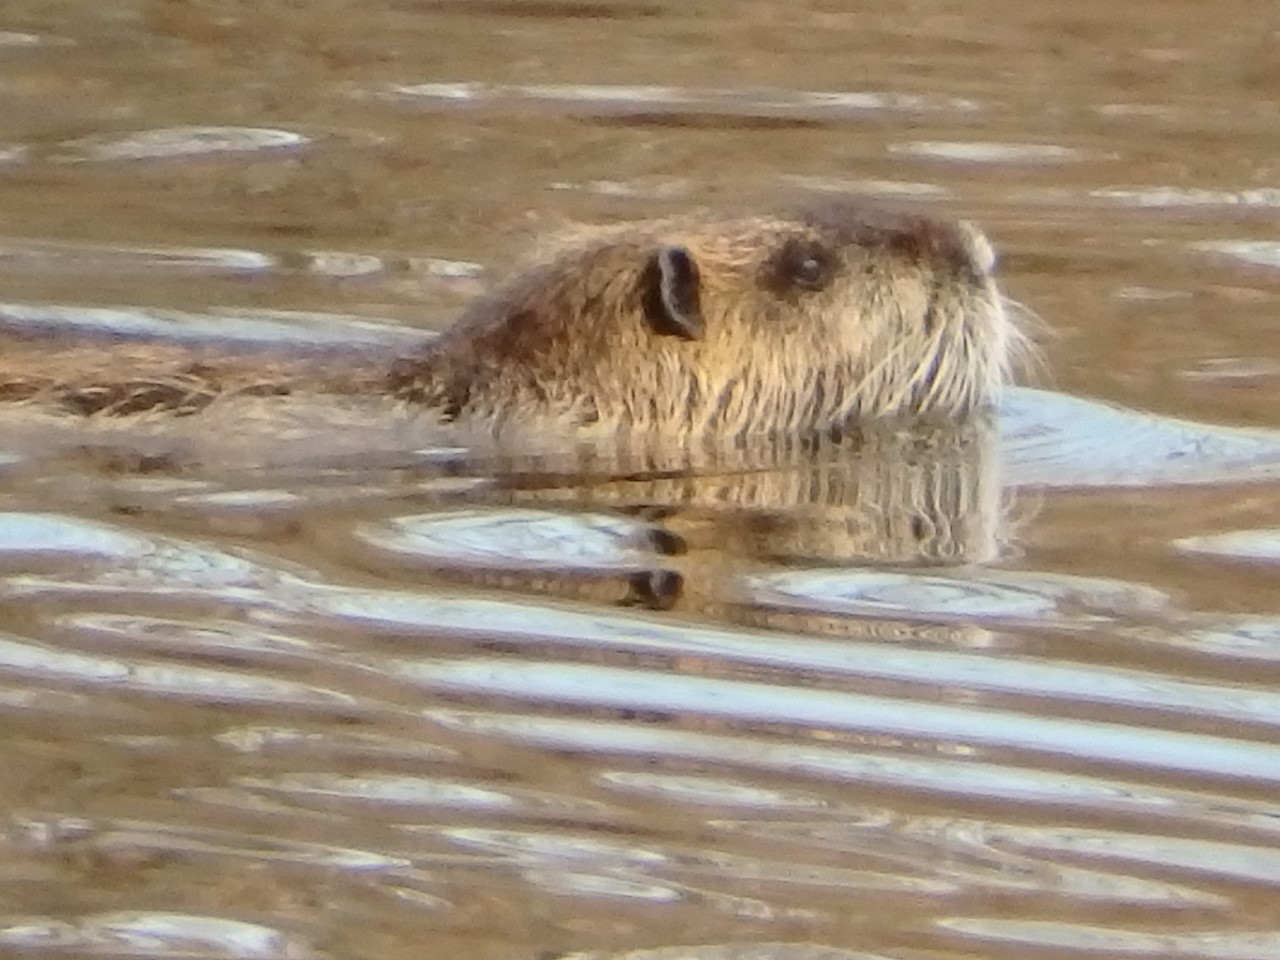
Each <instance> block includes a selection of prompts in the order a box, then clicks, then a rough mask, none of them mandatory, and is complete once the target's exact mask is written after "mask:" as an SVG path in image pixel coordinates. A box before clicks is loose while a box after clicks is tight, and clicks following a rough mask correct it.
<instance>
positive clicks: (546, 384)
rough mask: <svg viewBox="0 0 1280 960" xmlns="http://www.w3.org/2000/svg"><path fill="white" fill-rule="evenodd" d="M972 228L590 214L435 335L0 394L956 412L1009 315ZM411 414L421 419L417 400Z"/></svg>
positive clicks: (512, 412) (470, 421)
mask: <svg viewBox="0 0 1280 960" xmlns="http://www.w3.org/2000/svg"><path fill="white" fill-rule="evenodd" d="M992 264H993V257H992V253H991V248H990V247H989V245H988V244H987V241H986V239H985V238H984V237H983V236H982V234H981V233H980V232H979V231H978V230H977V229H976V228H974V227H972V226H970V225H968V224H948V223H943V222H940V221H937V220H933V219H929V218H926V217H922V216H916V215H908V214H895V213H889V212H886V211H882V210H878V209H875V208H869V207H866V206H862V205H857V204H853V203H849V202H833V201H825V202H822V203H821V204H817V205H814V206H812V207H810V208H807V209H801V210H796V211H791V212H783V213H776V214H751V215H743V216H725V217H712V216H708V215H696V216H687V217H683V218H673V219H668V220H655V221H646V222H639V223H627V224H622V225H619V226H615V227H605V228H591V229H585V230H581V231H579V232H578V233H576V234H575V235H572V236H569V237H567V238H561V239H559V240H557V241H555V244H554V249H553V251H552V252H551V253H550V254H549V255H547V256H545V257H544V258H543V260H542V262H540V263H538V264H535V265H534V266H532V267H530V268H528V269H527V270H525V271H523V272H521V273H519V274H517V276H516V277H515V278H514V279H513V280H512V281H510V282H509V283H507V284H506V285H504V286H502V287H500V288H499V289H498V290H497V291H496V292H495V293H493V294H492V295H490V296H487V297H484V298H482V299H481V300H480V301H478V302H477V303H475V304H474V305H473V306H472V307H471V308H470V309H468V310H467V311H465V312H464V313H463V315H462V317H461V318H460V319H459V320H458V322H457V323H456V324H455V325H454V326H453V327H451V328H450V329H449V330H448V331H446V332H445V333H444V334H443V335H441V336H440V337H439V338H437V339H435V340H433V341H431V342H429V343H428V344H426V345H425V346H421V347H416V346H415V347H412V348H406V347H405V345H404V343H403V341H401V342H400V343H397V344H390V345H384V346H383V350H384V352H383V353H381V354H379V352H378V351H377V350H364V351H362V352H360V353H359V355H358V357H355V358H352V357H344V356H343V355H342V354H341V353H340V352H338V351H334V350H332V349H327V350H324V349H321V350H317V351H314V352H313V353H312V354H311V355H308V356H303V355H301V352H299V353H298V354H297V355H289V354H286V355H285V356H283V357H281V356H279V355H275V356H273V355H271V354H269V353H253V352H251V351H242V353H241V354H239V355H231V356H227V355H219V354H218V351H217V349H216V347H214V348H210V347H209V345H208V344H204V345H202V346H201V347H200V348H199V349H197V348H195V347H193V346H192V345H190V344H185V343H180V342H169V341H166V340H163V339H162V340H160V341H158V342H153V343H142V344H136V343H135V344H112V345H110V346H104V345H102V344H101V343H88V344H86V343H83V342H81V343H72V344H68V343H67V342H66V341H65V339H59V338H54V340H53V341H52V342H51V343H50V342H42V341H39V338H34V339H33V338H32V337H31V336H30V334H29V333H24V334H23V335H22V336H20V337H14V336H10V339H11V340H12V341H13V342H11V343H9V344H8V345H7V346H5V347H4V348H3V349H2V350H0V363H2V364H3V366H4V367H7V369H0V398H9V399H28V400H30V399H40V398H44V399H48V398H52V399H53V400H54V401H55V406H57V407H59V408H60V409H63V410H70V411H72V412H75V413H81V414H93V413H103V412H109V413H116V414H131V413H137V412H140V411H142V410H148V409H168V410H171V411H177V412H180V413H192V412H196V411H199V410H201V409H203V408H204V407H205V406H207V405H209V404H210V403H212V402H213V401H215V400H217V399H219V398H221V397H224V396H227V395H244V394H245V393H253V394H256V395H263V394H266V395H274V394H287V393H290V392H296V393H312V394H315V393H329V394H335V393H336V394H355V395H361V396H365V397H371V396H377V397H383V398H392V399H395V400H398V401H403V403H404V406H406V407H407V408H408V409H410V410H412V411H423V410H427V411H429V412H430V414H431V416H433V417H435V418H437V419H440V420H443V421H446V422H459V423H461V424H465V425H467V426H469V427H470V428H472V429H473V430H478V432H479V433H482V434H491V435H494V436H509V435H512V434H518V433H520V432H524V433H542V432H556V431H557V429H558V428H562V427H568V428H572V429H573V430H579V431H580V430H588V431H590V432H592V433H604V434H613V433H623V432H640V433H650V434H654V433H660V434H662V435H663V436H667V437H674V436H690V435H715V436H726V437H740V436H743V435H747V434H759V433H779V432H787V433H795V432H806V431H813V430H822V429H825V428H831V427H834V426H837V425H840V424H843V423H846V422H848V421H850V420H856V419H861V418H870V417H892V416H900V415H929V414H938V415H941V416H942V417H944V418H947V417H954V416H958V415H963V414H965V413H967V412H969V411H971V410H974V409H976V408H979V407H982V406H984V405H985V404H987V402H988V401H990V400H991V399H992V398H993V396H994V394H995V392H996V391H997V389H998V388H999V386H1000V384H1001V382H1002V380H1003V378H1004V369H1005V363H1006V356H1007V353H1008V350H1009V343H1010V338H1011V328H1010V324H1009V321H1008V320H1007V318H1006V314H1005V310H1004V306H1003V302H1002V299H1001V297H1000V295H999V294H998V292H997V290H996V287H995V284H994V281H993V280H992V276H991V268H992ZM419 419H420V418H419Z"/></svg>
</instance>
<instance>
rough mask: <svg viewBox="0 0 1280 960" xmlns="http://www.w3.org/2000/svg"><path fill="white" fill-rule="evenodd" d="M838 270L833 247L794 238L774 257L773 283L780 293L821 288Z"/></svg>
mask: <svg viewBox="0 0 1280 960" xmlns="http://www.w3.org/2000/svg"><path fill="white" fill-rule="evenodd" d="M835 272H836V260H835V256H834V255H833V254H832V253H831V251H830V250H828V249H827V248H826V247H824V246H823V245H822V244H820V243H817V242H816V241H813V240H807V239H792V240H788V241H787V242H786V243H784V244H783V245H782V249H780V250H779V251H778V253H777V254H776V255H775V257H774V259H773V264H772V270H771V271H770V273H771V274H772V277H771V278H770V279H771V281H772V282H771V284H770V285H771V286H773V287H774V289H776V290H777V291H778V292H779V293H786V292H788V291H796V290H805V291H815V290H822V289H823V288H825V287H826V286H827V284H829V283H830V282H831V278H832V277H833V276H835Z"/></svg>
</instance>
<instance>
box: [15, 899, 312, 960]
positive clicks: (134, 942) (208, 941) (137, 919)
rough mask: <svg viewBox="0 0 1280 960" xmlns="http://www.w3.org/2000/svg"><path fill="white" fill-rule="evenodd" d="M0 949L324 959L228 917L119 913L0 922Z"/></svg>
mask: <svg viewBox="0 0 1280 960" xmlns="http://www.w3.org/2000/svg"><path fill="white" fill-rule="evenodd" d="M0 944H2V945H7V946H9V947H11V948H12V949H15V950H22V951H24V953H25V952H26V951H32V952H35V951H41V950H48V951H52V952H54V953H55V954H57V955H58V956H62V955H63V954H64V953H65V951H68V950H77V951H78V950H84V951H89V952H91V953H92V954H93V955H95V956H103V955H107V956H129V957H156V956H161V957H189V958H193V960H195V958H208V960H220V958H228V960H307V958H310V957H316V956H319V954H318V953H317V952H316V951H314V950H313V949H312V948H311V946H310V945H308V944H307V943H306V942H305V941H303V940H301V939H298V938H296V937H294V936H292V935H289V934H286V933H284V932H283V931H281V930H276V929H274V928H272V927H265V926H261V925H259V924H255V923H245V922H243V921H239V920H229V919H226V918H223V917H208V916H196V915H194V914H186V913H164V912H159V911H147V910H137V911H119V912H114V913H100V914H92V915H89V916H84V917H80V918H79V919H76V920H54V919H49V918H43V917H24V918H22V919H9V920H0Z"/></svg>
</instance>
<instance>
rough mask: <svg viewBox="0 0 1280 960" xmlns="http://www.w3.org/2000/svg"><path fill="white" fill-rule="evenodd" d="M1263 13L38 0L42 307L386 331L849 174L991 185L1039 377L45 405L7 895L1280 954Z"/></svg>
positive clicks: (19, 17)
mask: <svg viewBox="0 0 1280 960" xmlns="http://www.w3.org/2000/svg"><path fill="white" fill-rule="evenodd" d="M1277 27H1280V21H1277V20H1276V17H1275V11H1274V9H1273V8H1271V7H1269V6H1267V5H1263V4H1254V3H1245V2H1231V3H1227V4H1225V5H1222V4H1219V5H1216V6H1213V7H1210V6H1206V5H1202V4H1187V3H1155V2H1140V3H1131V4H1112V3H1108V4H1104V3H1098V2H1086V3H1077V4H1073V5H1070V6H1065V5H1058V4H1018V3H1010V2H994V3H984V4H982V5H980V7H979V6H974V5H963V4H948V3H936V4H928V5H925V6H923V7H922V6H919V5H916V6H910V7H903V8H901V9H899V8H897V7H893V8H888V7H886V8H883V9H882V8H881V7H878V6H875V5H859V4H838V3H819V2H815V3H806V4H786V3H781V2H761V3H753V4H739V3H727V2H720V0H705V2H696V3H692V4H690V3H682V4H677V3H670V2H667V0H647V2H642V3H621V2H617V3H615V2H607V0H601V2H590V0H580V2H579V0H565V2H534V0H531V2H499V0H492V2H489V0H473V2H467V3H463V2H451V0H438V2H431V0H422V2H398V0H371V2H367V3H364V4H360V5H358V6H357V5H351V4H348V3H343V2H339V0H319V2H313V3H309V4H305V5H297V4H289V3H283V2H235V0H232V2H220V3H212V2H208V3H206V2H201V0H151V2H125V3H115V4H94V3H88V2H83V0H67V2H63V3H58V4H49V3H47V2H35V0H30V2H28V0H10V2H9V3H7V4H6V5H5V7H4V10H3V12H2V13H0V210H3V225H2V226H0V287H2V288H3V294H2V295H0V301H2V302H0V320H2V321H3V323H4V324H5V325H6V327H7V328H8V329H13V328H14V327H16V326H24V325H25V326H26V327H27V328H30V327H32V326H35V327H42V328H44V329H48V328H50V327H51V326H52V327H57V328H58V329H62V330H68V329H70V328H75V330H76V332H75V336H79V337H83V336H100V337H101V336H106V337H107V339H110V338H112V337H123V336H125V335H126V334H127V335H129V336H140V335H146V336H154V335H159V336H162V337H168V338H192V337H206V336H216V337H229V338H236V339H240V340H242V341H245V342H253V341H254V340H255V338H266V339H273V340H276V339H280V338H292V339H293V340H296V341H297V342H299V343H308V344H322V345H323V344H333V343H336V344H343V343H370V342H377V343H381V342H386V340H387V339H388V338H389V339H391V340H395V339H396V338H410V337H416V336H419V335H421V333H422V332H424V331H430V330H434V329H440V328H441V327H443V326H444V325H446V324H447V323H448V321H449V319H450V318H451V317H452V316H453V315H454V313H455V312H456V310H457V309H458V308H459V306H460V305H461V304H463V303H465V302H466V301H467V300H468V299H470V298H471V297H473V296H474V295H476V293H477V292H478V291H480V290H482V289H484V288H485V287H486V286H487V285H488V284H489V283H491V282H493V280H494V278H495V277H497V276H499V275H500V274H501V272H502V271H503V270H504V269H505V268H507V267H508V266H509V265H510V264H511V263H513V262H514V261H515V260H516V259H517V258H518V256H519V255H520V253H521V250H522V249H523V248H524V247H525V246H526V244H527V238H528V237H529V236H530V235H531V234H533V233H535V232H537V231H539V230H542V229H547V228H554V227H555V226H557V225H558V224H560V223H562V222H564V221H565V220H567V219H585V220H591V221H609V220H614V219H619V218H628V217H637V216H649V215H653V214H658V213H666V212H672V211H677V210H685V209H688V208H691V207H698V206H704V205H705V206H715V205H720V204H726V203H742V202H744V201H745V202H748V203H751V202H757V201H759V202H766V201H768V200H771V199H773V198H777V197H787V196H791V195H794V194H797V193H799V194H806V195H809V194H814V193H818V194H821V193H823V192H832V193H838V194H853V195H857V196H867V197H874V198H884V199H890V200H895V201H898V202H903V203H909V204H913V205H915V206H917V207H920V208H923V209H925V210H927V211H931V212H936V213H937V214H938V215H942V216H949V217H969V218H972V219H974V220H975V221H977V222H979V223H980V224H981V225H982V226H983V227H984V229H985V230H986V231H987V233H988V234H989V235H990V237H991V238H992V240H993V242H994V244H995V245H996V247H997V248H998V249H999V251H1000V255H1001V274H1002V278H1003V279H1002V282H1003V285H1004V288H1005V289H1006V291H1007V292H1008V293H1009V295H1010V296H1012V297H1014V298H1016V299H1017V300H1019V301H1021V302H1022V303H1024V304H1025V305H1026V306H1027V307H1028V308H1029V309H1030V310H1032V311H1033V312H1034V313H1035V314H1036V315H1037V316H1038V317H1039V318H1040V324H1041V328H1040V329H1039V330H1037V331H1036V332H1035V333H1036V336H1037V338H1038V339H1039V341H1040V344H1041V349H1042V353H1043V356H1044V362H1043V364H1042V368H1041V370H1039V371H1038V372H1034V373H1035V376H1034V377H1033V379H1035V380H1036V381H1037V383H1036V386H1038V387H1040V388H1047V389H1048V390H1049V391H1050V392H1047V393H1046V392H1035V391H1022V392H1018V393H1015V394H1013V395H1012V396H1011V397H1010V399H1009V401H1008V403H1007V405H1006V408H1005V410H1004V412H1003V414H1002V419H1001V427H1002V429H1003V435H995V434H979V435H962V436H957V437H952V438H949V439H948V440H947V441H946V442H937V443H932V444H931V445H929V446H928V448H927V450H926V448H925V447H916V446H912V445H911V444H910V443H905V442H904V443H905V445H904V444H903V443H896V444H895V443H890V442H886V443H884V444H883V445H882V446H877V445H872V447H871V448H868V449H861V450H856V449H854V450H851V449H847V448H845V449H833V450H821V451H816V452H815V451H809V453H808V455H806V456H800V457H796V456H790V455H788V456H781V457H773V458H771V456H765V455H763V454H761V455H757V456H755V457H754V459H752V458H748V459H747V460H746V461H744V462H736V463H729V464H719V465H711V466H710V467H708V466H707V465H705V464H704V465H703V468H702V469H699V470H697V471H693V475H692V476H690V475H687V473H680V472H676V473H670V472H663V471H661V470H659V471H651V472H649V473H645V472H644V471H640V470H634V471H622V475H621V476H617V475H611V474H610V473H609V472H608V471H597V472H595V473H590V472H584V473H581V474H579V473H575V472H573V470H566V469H564V468H563V467H564V465H563V464H547V463H543V464H542V469H530V468H527V467H526V468H525V469H523V470H516V471H508V472H506V473H505V474H504V473H503V471H502V470H500V469H497V468H496V467H495V465H493V464H489V465H488V466H487V467H486V465H485V464H483V463H481V464H466V463H465V462H464V461H460V460H459V458H458V457H457V455H456V451H451V450H448V449H419V450H416V456H415V457H414V458H411V459H410V460H409V461H406V460H405V459H404V458H403V457H399V458H392V459H388V458H385V457H375V456H368V455H367V448H365V449H362V448H361V447H360V445H359V444H355V443H351V444H350V447H349V446H348V444H349V442H350V434H344V432H343V431H342V429H341V423H337V422H336V421H338V420H341V418H342V417H344V416H346V415H347V414H346V413H344V412H343V411H341V410H319V411H312V412H310V413H309V414H308V416H309V418H310V419H309V426H310V428H311V429H312V430H313V431H315V430H316V429H317V424H319V425H325V424H330V425H333V426H334V429H332V431H331V435H332V440H331V442H329V443H326V444H325V445H324V448H323V449H320V450H316V449H311V448H308V449H306V450H304V451H303V455H302V456H296V457H286V458H278V459H275V460H271V458H262V457H259V456H257V454H260V453H262V451H261V450H260V449H250V450H249V451H248V453H247V454H246V452H245V451H244V450H241V449H239V448H237V456H230V455H228V456H227V458H226V459H225V460H221V459H214V460H210V459H209V458H207V457H206V458H204V459H203V460H201V461H199V462H198V463H195V464H193V462H192V461H188V460H184V459H182V458H181V457H178V458H173V457H160V456H158V455H156V454H155V452H154V451H153V450H150V448H147V447H146V444H147V443H151V442H153V440H152V439H147V437H146V436H145V431H140V432H138V433H134V434H128V433H127V432H120V431H117V432H116V433H114V434H111V433H109V431H104V435H103V437H102V438H101V443H100V444H91V445H85V444H82V443H80V442H79V441H73V442H64V438H62V437H61V436H55V435H54V434H53V433H46V432H45V427H44V426H43V425H40V424H34V425H33V423H32V422H31V421H29V420H28V421H24V420H23V419H22V417H21V415H20V414H19V415H15V414H13V413H12V412H9V413H6V414H5V420H4V424H3V427H4V429H3V430H2V431H0V433H2V434H3V436H4V437H5V445H4V450H3V454H4V458H3V462H2V463H0V717H2V726H3V731H4V732H3V734H2V735H0V736H2V737H3V751H2V753H3V758H4V759H3V765H2V769H3V770H4V773H5V775H4V776H3V777H2V778H0V851H2V852H3V856H0V863H2V864H3V866H0V953H4V954H5V955H21V956H34V957H42V956H47V957H51V958H52V957H58V958H62V957H102V956H113V957H148V958H150V957H184V958H185V957H218V958H223V957H237V958H239V957H289V958H294V957H335V958H338V957H341V958H347V957H351V958H367V960H384V958H398V957H406V958H407V957H420V956H423V955H435V954H440V955H458V956H468V957H473V956H474V957H493V958H508V957H510V958H537V957H548V956H559V955H562V954H574V955H575V956H578V957H582V958H583V960H585V958H588V957H590V958H592V960H605V958H619V957H627V958H629V960H677V958H681V960H683V958H686V957H702V958H707V960H720V958H729V957H732V958H735V960H757V958H766V957H767V958H771V960H791V958H794V960H869V958H899V960H926V958H928V960H944V958H945V960H951V958H955V960H968V958H978V957H1019V958H1021V957H1037V958H1059V957H1062V958H1066V957H1071V958H1077V957H1125V958H1129V957H1158V958H1163V957H1180V958H1206V960H1209V958H1211V960H1228V958H1229V960H1272V958H1274V957H1276V956H1280V909H1278V908H1277V906H1276V904H1277V903H1280V891H1278V890H1277V887H1280V803H1277V800H1276V797H1277V796H1278V795H1280V793H1278V790H1277V788H1278V787H1280V589H1278V588H1277V584H1278V583H1280V580H1278V578H1280V567H1278V566H1277V562H1276V561H1277V557H1278V556H1280V485H1277V483H1276V479H1275V478H1276V465H1277V463H1278V462H1280V458H1277V457H1276V450H1277V448H1278V446H1280V445H1277V444H1276V441H1275V436H1274V434H1272V433H1270V432H1268V431H1275V430H1280V417H1277V414H1276V409H1277V406H1276V396H1277V390H1278V389H1280V337H1277V336H1276V332H1277V324H1278V323H1280V272H1278V269H1280V241H1278V240H1277V236H1276V231H1275V223H1276V208H1277V206H1280V175H1278V174H1277V169H1276V165H1275V130H1276V129H1280V106H1277V103H1278V102H1280V101H1277V99H1276V97H1275V91H1276V85H1277V83H1278V82H1280V59H1277V55H1278V51H1277V47H1276V44H1277V39H1276V38H1277V32H1276V30H1277ZM104 332H105V333H104ZM104 349H105V347H104ZM1080 397H1087V398H1089V400H1088V402H1082V401H1081V400H1079V399H1077V398H1080ZM1106 404H1120V405H1123V406H1124V407H1126V408H1129V409H1130V410H1139V411H1144V412H1145V413H1147V414H1151V415H1158V416H1159V417H1161V418H1162V419H1160V420H1153V419H1149V418H1147V417H1146V416H1145V414H1144V415H1135V414H1130V413H1122V412H1117V411H1116V410H1115V409H1114V408H1111V407H1108V406H1106ZM326 418H329V419H326ZM235 423H236V420H235V417H234V415H227V416H225V417H223V419H221V420H204V421H201V420H199V418H197V417H192V418H187V419H186V420H185V422H184V424H183V425H182V426H181V427H176V428H175V427H173V426H172V425H161V427H159V428H158V433H159V435H160V436H161V437H170V436H172V431H173V430H178V431H179V433H181V431H186V432H185V433H181V435H182V436H183V437H184V440H183V442H184V443H186V442H188V441H190V442H192V443H197V442H203V441H207V439H208V437H209V435H210V434H216V435H218V436H219V437H220V438H221V439H228V438H230V437H232V436H233V435H234V434H235V432H236V431H235ZM1204 423H1211V424H1216V425H1221V426H1222V427H1223V428H1225V429H1206V428H1204V427H1202V426H1200V424H1204ZM363 439H364V440H366V441H369V438H368V437H364V438H363ZM382 439H385V438H379V443H381V440H382ZM392 440H394V441H395V442H399V439H398V438H395V437H393V438H392ZM392 445H393V446H394V444H392ZM374 446H378V444H374ZM384 446H385V445H384ZM122 450H134V451H135V455H133V456H125V455H124V454H122V452H121V451H122ZM401 452H402V453H403V452H404V451H403V449H402V450H401ZM344 453H347V454H350V455H348V456H343V454H344ZM771 453H772V454H777V453H779V451H776V450H775V451H771ZM782 453H786V451H782ZM241 454H244V455H241ZM320 454H324V456H320ZM268 460H271V462H270V463H267V461H268ZM264 464H265V465H264ZM507 466H508V467H509V466H510V465H507Z"/></svg>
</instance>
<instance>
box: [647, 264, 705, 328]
mask: <svg viewBox="0 0 1280 960" xmlns="http://www.w3.org/2000/svg"><path fill="white" fill-rule="evenodd" d="M640 284H641V291H640V294H641V298H642V300H643V304H644V313H645V318H646V319H647V320H648V321H649V323H650V325H651V326H652V327H653V329H654V330H656V331H657V332H658V333H663V334H668V335H671V336H676V337H681V338H683V339H685V340H701V339H702V337H703V334H704V333H705V332H706V331H705V326H704V324H703V322H702V307H701V306H700V304H699V294H700V293H701V287H702V278H701V276H700V275H699V273H698V263H697V261H696V260H694V259H693V256H692V255H691V254H690V253H689V251H688V250H686V249H685V248H684V247H677V246H668V247H660V248H659V249H658V251H657V253H655V254H654V255H653V257H652V259H650V261H649V264H648V266H647V267H645V271H644V275H643V276H642V278H641V280H640Z"/></svg>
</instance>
